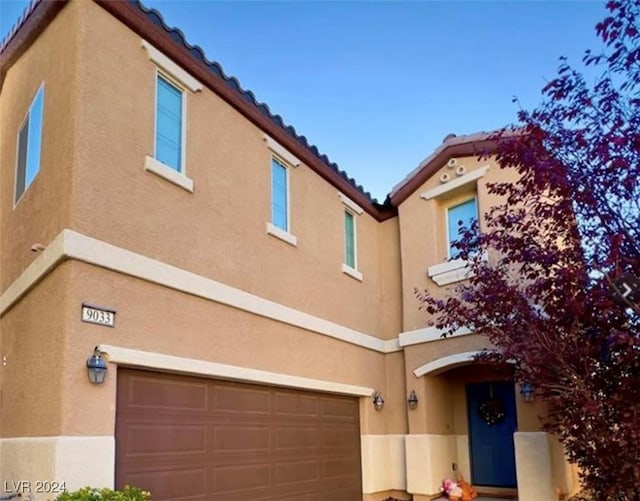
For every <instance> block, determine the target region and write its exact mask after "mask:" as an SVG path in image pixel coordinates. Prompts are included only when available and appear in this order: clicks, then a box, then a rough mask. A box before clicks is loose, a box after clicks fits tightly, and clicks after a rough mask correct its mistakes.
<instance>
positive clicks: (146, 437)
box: [116, 369, 362, 501]
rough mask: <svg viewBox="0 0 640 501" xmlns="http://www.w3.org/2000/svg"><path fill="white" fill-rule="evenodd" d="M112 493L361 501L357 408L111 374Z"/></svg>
mask: <svg viewBox="0 0 640 501" xmlns="http://www.w3.org/2000/svg"><path fill="white" fill-rule="evenodd" d="M116 485H117V486H118V487H119V488H122V487H123V486H124V485H133V486H136V487H141V488H143V489H145V490H149V491H151V493H152V499H153V500H154V501H160V500H164V499H187V498H188V499H189V500H192V501H198V500H224V501H236V500H238V501H239V500H252V501H262V500H264V501H267V500H290V501H293V500H296V501H325V500H326V501H329V500H331V501H350V500H354V501H355V500H359V499H362V487H361V476H360V432H359V417H358V401H357V399H355V398H350V397H342V396H335V395H326V394H322V393H313V392H306V391H297V390H287V389H281V388H272V387H267V386H257V385H248V384H241V383H231V382H226V381H216V380H211V379H202V378H193V377H185V376H177V375H170V374H161V373H155V372H146V371H139V370H130V369H119V370H118V398H117V415H116Z"/></svg>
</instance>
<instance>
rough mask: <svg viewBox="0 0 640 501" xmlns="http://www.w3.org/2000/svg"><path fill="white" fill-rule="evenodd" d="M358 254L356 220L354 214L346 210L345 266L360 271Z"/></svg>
mask: <svg viewBox="0 0 640 501" xmlns="http://www.w3.org/2000/svg"><path fill="white" fill-rule="evenodd" d="M357 258H358V256H357V253H356V219H355V217H354V216H353V214H352V213H351V212H350V211H348V210H345V211H344V264H346V265H347V266H349V267H350V268H353V269H354V270H357V269H358V261H357Z"/></svg>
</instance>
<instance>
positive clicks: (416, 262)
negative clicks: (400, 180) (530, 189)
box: [398, 156, 516, 331]
mask: <svg viewBox="0 0 640 501" xmlns="http://www.w3.org/2000/svg"><path fill="white" fill-rule="evenodd" d="M457 160H458V165H462V166H464V167H465V168H466V174H470V173H473V172H475V171H476V170H477V169H479V168H483V167H486V166H488V167H489V169H488V171H487V172H486V174H485V175H484V176H482V177H481V178H480V179H478V180H477V181H473V182H470V183H468V184H465V185H463V186H461V187H459V188H456V189H454V190H452V191H450V192H447V193H445V194H443V195H441V196H437V197H435V198H431V199H429V200H425V199H423V198H421V195H422V193H424V192H425V191H426V190H429V189H432V188H435V187H438V186H446V184H442V183H441V182H440V176H441V175H442V174H443V173H445V172H446V173H448V174H449V175H450V176H451V181H449V183H452V182H453V181H455V180H456V179H457V177H458V176H456V175H455V172H454V169H453V170H452V169H450V168H448V167H447V166H446V162H445V165H443V166H442V167H441V168H440V169H439V170H438V171H437V172H436V173H435V174H434V175H433V176H432V177H431V178H429V179H428V180H427V181H426V182H424V183H423V184H422V185H421V186H420V187H419V188H418V189H416V190H415V191H414V192H413V193H412V194H411V195H410V196H409V197H408V198H407V199H406V200H405V201H404V202H403V203H402V204H400V206H399V207H398V213H399V221H400V235H401V248H402V277H403V290H402V293H403V295H402V302H403V326H402V330H403V331H410V330H414V329H420V328H422V327H424V326H425V325H426V323H427V321H428V317H427V315H426V314H425V313H424V312H423V311H420V310H418V306H419V303H418V301H417V299H416V297H415V293H414V289H415V288H417V289H418V290H428V291H429V292H431V293H432V294H434V295H436V296H441V295H443V294H445V293H446V291H447V290H448V289H450V288H451V287H452V286H455V284H451V285H450V286H443V287H439V286H438V285H436V284H435V283H434V282H433V280H432V279H431V278H429V277H428V276H427V269H428V268H429V267H430V266H433V265H436V264H441V263H443V262H445V261H446V259H447V237H446V222H445V221H446V208H447V207H449V206H451V205H455V204H456V202H458V201H462V200H463V199H464V198H467V197H468V196H470V195H471V194H473V193H476V194H477V199H478V212H479V214H483V213H485V212H487V210H488V209H489V208H490V207H491V206H492V205H495V204H496V203H497V202H498V201H499V199H498V198H497V197H496V196H495V195H490V194H489V193H488V187H487V184H488V183H492V182H497V181H507V180H514V179H515V178H516V174H515V172H512V171H506V170H503V169H500V168H499V167H498V166H497V164H496V163H495V160H494V159H493V158H489V159H482V160H480V159H478V158H477V157H475V156H471V157H462V158H458V159H457ZM480 227H481V229H482V227H483V223H482V220H481V221H480Z"/></svg>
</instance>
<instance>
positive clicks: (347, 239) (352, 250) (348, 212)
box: [338, 192, 363, 281]
mask: <svg viewBox="0 0 640 501" xmlns="http://www.w3.org/2000/svg"><path fill="white" fill-rule="evenodd" d="M338 197H339V198H340V200H341V201H342V203H343V205H344V206H345V209H344V263H343V264H342V272H343V273H345V274H347V275H349V276H350V277H352V278H355V279H356V280H359V281H362V272H360V271H359V270H358V227H357V222H356V215H360V214H362V213H363V210H362V207H360V206H359V205H358V204H356V203H355V202H354V201H353V200H351V199H349V198H347V197H346V196H344V195H343V194H342V193H340V192H338Z"/></svg>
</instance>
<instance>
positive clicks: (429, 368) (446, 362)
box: [413, 351, 481, 377]
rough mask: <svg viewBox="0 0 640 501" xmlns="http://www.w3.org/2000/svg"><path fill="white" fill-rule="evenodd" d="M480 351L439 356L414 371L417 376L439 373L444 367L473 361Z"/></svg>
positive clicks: (447, 367)
mask: <svg viewBox="0 0 640 501" xmlns="http://www.w3.org/2000/svg"><path fill="white" fill-rule="evenodd" d="M480 353H481V352H480V351H466V352H464V353H456V354H454V355H447V356H446V357H442V358H438V359H436V360H433V361H431V362H428V363H426V364H424V365H421V366H420V367H418V368H416V369H415V370H414V371H413V374H414V375H415V376H416V377H422V376H426V375H427V374H431V375H434V376H435V375H437V374H438V373H439V372H441V371H442V370H444V369H451V368H453V367H456V366H458V365H465V364H468V363H470V362H473V359H474V357H475V356H476V355H479V354H480Z"/></svg>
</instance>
